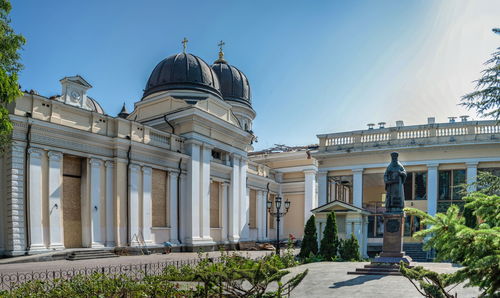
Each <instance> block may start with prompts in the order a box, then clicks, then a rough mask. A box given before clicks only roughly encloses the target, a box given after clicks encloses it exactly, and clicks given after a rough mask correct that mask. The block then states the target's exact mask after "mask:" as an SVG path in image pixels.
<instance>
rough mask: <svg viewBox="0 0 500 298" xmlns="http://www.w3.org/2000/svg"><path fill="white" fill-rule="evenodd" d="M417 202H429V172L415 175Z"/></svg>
mask: <svg viewBox="0 0 500 298" xmlns="http://www.w3.org/2000/svg"><path fill="white" fill-rule="evenodd" d="M414 181H415V182H414V189H415V196H414V199H415V200H427V172H417V173H415V179H414Z"/></svg>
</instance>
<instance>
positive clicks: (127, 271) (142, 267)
mask: <svg viewBox="0 0 500 298" xmlns="http://www.w3.org/2000/svg"><path fill="white" fill-rule="evenodd" d="M208 259H209V261H211V262H221V261H222V260H223V258H221V257H214V258H208ZM201 260H203V259H200V258H197V259H185V260H172V261H162V262H155V263H143V264H129V265H114V266H97V267H87V268H73V269H64V270H63V269H61V270H47V271H33V272H17V273H4V274H3V273H0V290H11V289H12V288H14V287H16V286H18V285H20V284H22V283H25V282H28V281H34V280H38V281H50V280H54V279H64V280H68V279H71V278H73V277H74V276H77V275H84V276H85V275H91V274H93V273H102V274H106V275H111V276H113V275H114V276H116V275H125V276H127V277H129V278H133V279H137V280H140V279H142V278H144V277H145V276H148V275H159V274H161V273H162V272H163V271H164V270H165V268H166V267H168V266H175V267H176V268H180V267H182V266H185V265H189V266H194V265H196V264H198V263H199V262H200V261H201Z"/></svg>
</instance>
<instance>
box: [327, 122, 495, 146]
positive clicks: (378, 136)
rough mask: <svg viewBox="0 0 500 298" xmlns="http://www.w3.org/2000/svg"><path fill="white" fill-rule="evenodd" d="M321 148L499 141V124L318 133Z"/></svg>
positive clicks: (447, 124) (481, 123)
mask: <svg viewBox="0 0 500 298" xmlns="http://www.w3.org/2000/svg"><path fill="white" fill-rule="evenodd" d="M318 138H319V141H320V142H319V145H320V149H319V150H320V151H322V150H323V151H325V150H343V149H348V148H365V147H379V146H394V145H400V146H405V145H418V144H420V145H423V144H441V143H442V144H445V143H460V142H469V141H475V142H486V141H490V142H491V140H495V139H496V140H498V141H499V142H500V123H499V122H497V121H495V120H487V121H467V122H456V123H439V124H427V125H414V126H402V127H388V128H381V129H368V130H358V131H351V132H343V133H333V134H323V135H318Z"/></svg>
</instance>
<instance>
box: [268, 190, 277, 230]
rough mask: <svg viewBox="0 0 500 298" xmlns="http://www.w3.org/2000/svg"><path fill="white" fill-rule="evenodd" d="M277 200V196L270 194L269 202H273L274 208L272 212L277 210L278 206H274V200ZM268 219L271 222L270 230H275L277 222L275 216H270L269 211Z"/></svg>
mask: <svg viewBox="0 0 500 298" xmlns="http://www.w3.org/2000/svg"><path fill="white" fill-rule="evenodd" d="M275 198H276V195H273V194H270V195H269V200H270V201H271V202H273V206H272V207H271V210H275V209H276V205H274V199H275ZM267 219H268V221H269V228H270V229H274V221H275V220H276V219H275V218H274V216H272V215H271V214H269V211H268V214H267Z"/></svg>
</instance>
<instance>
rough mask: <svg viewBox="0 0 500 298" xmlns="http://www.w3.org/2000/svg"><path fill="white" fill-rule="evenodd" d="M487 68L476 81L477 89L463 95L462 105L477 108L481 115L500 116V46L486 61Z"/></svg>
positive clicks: (496, 117) (497, 117)
mask: <svg viewBox="0 0 500 298" xmlns="http://www.w3.org/2000/svg"><path fill="white" fill-rule="evenodd" d="M485 65H487V68H486V69H484V70H483V71H482V77H481V78H480V79H479V80H477V81H475V83H476V88H475V89H476V90H475V91H473V92H471V93H469V94H466V95H464V96H463V97H462V105H464V106H466V107H467V108H469V109H475V110H476V111H477V113H478V114H479V115H480V116H486V117H488V116H493V117H495V119H499V117H500V48H497V50H496V51H495V52H494V53H493V54H492V58H491V59H489V60H488V61H486V62H485Z"/></svg>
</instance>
